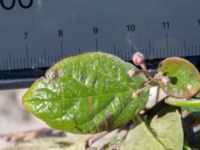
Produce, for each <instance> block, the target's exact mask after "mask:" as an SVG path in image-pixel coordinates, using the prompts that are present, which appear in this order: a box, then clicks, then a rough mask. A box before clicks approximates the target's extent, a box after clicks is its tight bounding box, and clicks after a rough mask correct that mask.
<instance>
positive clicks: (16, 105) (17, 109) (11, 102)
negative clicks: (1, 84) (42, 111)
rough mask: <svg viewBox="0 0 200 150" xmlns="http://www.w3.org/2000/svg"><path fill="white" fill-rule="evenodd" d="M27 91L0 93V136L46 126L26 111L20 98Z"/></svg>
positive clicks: (17, 90)
mask: <svg viewBox="0 0 200 150" xmlns="http://www.w3.org/2000/svg"><path fill="white" fill-rule="evenodd" d="M26 90H27V89H13V90H1V91H0V135H3V134H8V133H12V132H16V131H27V130H32V129H38V128H41V127H45V126H46V125H45V124H44V123H43V122H42V121H40V120H39V119H37V118H36V117H34V116H33V115H32V114H31V113H29V112H28V111H26V110H25V109H24V108H23V106H22V96H23V94H24V92H25V91H26Z"/></svg>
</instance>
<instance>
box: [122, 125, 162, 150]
mask: <svg viewBox="0 0 200 150" xmlns="http://www.w3.org/2000/svg"><path fill="white" fill-rule="evenodd" d="M147 149H148V150H166V148H165V147H164V145H163V144H162V143H160V142H159V141H158V139H156V138H155V136H154V135H153V134H152V132H150V131H149V128H148V127H147V125H146V124H145V123H144V122H141V123H140V124H139V125H137V126H136V127H135V128H133V129H131V130H130V131H129V133H128V135H127V137H126V139H125V140H124V143H122V145H121V146H120V150H147Z"/></svg>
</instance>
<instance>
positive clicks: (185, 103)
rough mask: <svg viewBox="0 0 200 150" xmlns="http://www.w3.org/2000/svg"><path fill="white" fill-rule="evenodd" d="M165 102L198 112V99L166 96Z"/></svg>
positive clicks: (199, 103) (199, 108) (199, 107)
mask: <svg viewBox="0 0 200 150" xmlns="http://www.w3.org/2000/svg"><path fill="white" fill-rule="evenodd" d="M165 102H166V103H167V104H170V105H173V106H179V107H181V108H183V109H185V110H187V111H190V112H200V99H194V98H191V99H178V98H173V97H168V98H167V99H166V100H165Z"/></svg>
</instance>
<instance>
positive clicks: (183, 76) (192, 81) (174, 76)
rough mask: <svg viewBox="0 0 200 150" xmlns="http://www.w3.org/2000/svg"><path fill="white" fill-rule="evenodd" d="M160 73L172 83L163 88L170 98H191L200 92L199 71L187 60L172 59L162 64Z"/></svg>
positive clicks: (159, 69) (162, 85)
mask: <svg viewBox="0 0 200 150" xmlns="http://www.w3.org/2000/svg"><path fill="white" fill-rule="evenodd" d="M158 72H162V73H163V75H164V76H166V77H168V78H169V80H170V82H169V83H168V84H163V83H162V82H159V84H160V86H161V88H162V89H163V90H164V91H165V92H166V93H167V94H168V95H170V96H173V97H178V98H190V97H192V96H194V95H195V94H196V93H197V92H198V91H199V90H200V75H199V72H198V70H197V69H196V68H195V67H194V66H193V65H192V64H191V63H190V62H188V61H187V60H185V59H182V58H178V57H171V58H167V59H165V60H164V61H162V62H161V63H160V66H159V68H158Z"/></svg>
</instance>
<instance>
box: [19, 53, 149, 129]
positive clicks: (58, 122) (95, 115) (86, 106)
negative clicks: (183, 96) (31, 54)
mask: <svg viewBox="0 0 200 150" xmlns="http://www.w3.org/2000/svg"><path fill="white" fill-rule="evenodd" d="M129 70H135V71H138V69H137V68H136V67H134V66H133V65H132V64H130V63H126V62H124V61H122V60H121V59H120V58H118V57H115V56H113V55H110V54H106V53H101V52H94V53H87V54H83V55H79V56H74V57H70V58H66V59H64V60H62V61H60V62H58V63H57V64H55V65H54V66H53V67H51V68H50V69H49V70H48V71H47V72H46V75H45V77H41V78H40V79H38V80H37V81H35V83H34V84H33V85H32V86H31V87H30V89H29V90H28V91H27V92H26V93H25V95H24V96H23V104H24V107H25V108H26V109H28V110H29V111H31V112H32V113H33V114H34V115H35V116H37V117H38V118H40V119H42V120H44V121H45V122H46V123H47V124H48V125H49V126H51V127H53V128H56V129H59V130H64V131H68V132H73V133H97V132H100V131H103V130H110V129H113V128H117V127H120V126H122V125H124V124H126V123H127V122H128V121H130V120H131V119H133V118H134V116H135V115H136V114H137V113H138V112H139V110H140V109H141V108H143V106H144V105H145V103H146V101H147V99H148V95H149V94H148V90H144V91H143V92H141V94H140V95H139V96H138V97H137V98H132V93H133V92H134V91H136V90H138V89H141V88H142V87H143V85H144V83H145V82H146V80H147V79H146V77H145V75H144V74H142V73H140V74H138V75H136V76H135V77H133V78H131V77H129V76H128V75H127V72H128V71H129Z"/></svg>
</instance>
